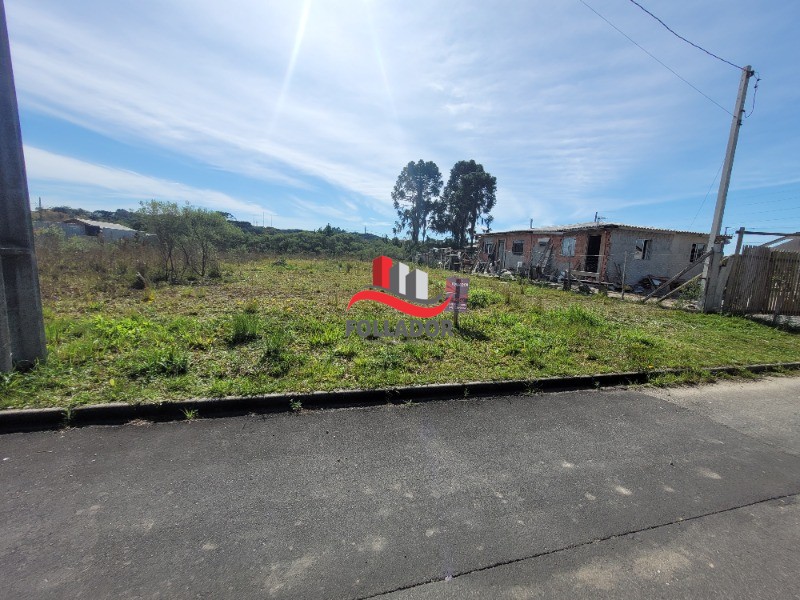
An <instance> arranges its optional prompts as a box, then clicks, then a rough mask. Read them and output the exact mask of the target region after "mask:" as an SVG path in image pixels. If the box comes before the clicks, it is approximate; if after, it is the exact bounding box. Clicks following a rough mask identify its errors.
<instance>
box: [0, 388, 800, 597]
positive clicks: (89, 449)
mask: <svg viewBox="0 0 800 600" xmlns="http://www.w3.org/2000/svg"><path fill="white" fill-rule="evenodd" d="M799 426H800V379H798V378H773V379H767V380H765V381H761V382H755V383H750V382H748V383H732V384H731V383H725V384H718V385H715V386H707V387H703V388H686V389H673V390H647V389H643V388H642V389H635V390H628V391H622V390H618V391H599V392H582V393H564V394H550V395H538V396H527V397H526V396H518V397H499V398H485V399H464V400H460V401H453V402H439V403H430V404H419V405H412V406H386V407H380V408H368V409H349V410H335V411H318V412H305V413H302V414H298V415H294V414H281V415H269V416H252V417H242V418H232V419H219V420H202V419H200V420H196V421H192V422H180V423H163V424H140V425H127V426H122V427H87V428H83V429H73V430H66V431H59V432H44V433H29V434H8V435H3V436H0V489H2V496H1V497H0V590H4V591H3V593H2V596H3V597H8V598H93V599H94V598H371V597H386V598H539V597H542V598H549V597H564V598H574V597H586V598H590V597H591V598H603V597H608V598H612V597H613V598H617V597H626V598H654V597H686V596H690V597H706V596H716V597H725V598H731V597H739V598H758V597H761V598H774V597H782V598H787V597H800V596H798V594H800V592H798V590H800V551H798V550H797V549H798V548H799V547H800V504H798V498H800V429H799Z"/></svg>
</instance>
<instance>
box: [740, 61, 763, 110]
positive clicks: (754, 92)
mask: <svg viewBox="0 0 800 600" xmlns="http://www.w3.org/2000/svg"><path fill="white" fill-rule="evenodd" d="M759 81H761V77H759V73H758V71H756V84H755V86H753V106H751V107H750V114H749V115H745V116H744V118H745V119H749V118H750V117H751V116H752V114H753V112H754V111H755V110H756V94H757V93H758V82H759Z"/></svg>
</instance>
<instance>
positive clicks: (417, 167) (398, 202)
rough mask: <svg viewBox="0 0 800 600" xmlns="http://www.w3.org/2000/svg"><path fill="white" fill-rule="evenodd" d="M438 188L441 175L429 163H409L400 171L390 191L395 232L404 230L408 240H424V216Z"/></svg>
mask: <svg viewBox="0 0 800 600" xmlns="http://www.w3.org/2000/svg"><path fill="white" fill-rule="evenodd" d="M441 189H442V174H441V173H440V172H439V167H437V166H436V163H435V162H433V161H428V162H425V161H424V160H422V159H420V160H419V161H417V162H416V163H415V162H414V161H411V162H410V163H408V164H407V165H406V166H405V167H403V170H402V171H401V172H400V175H399V176H398V177H397V183H395V184H394V190H392V200H394V209H395V210H396V211H397V217H398V219H397V224H396V227H395V233H400V232H401V231H403V229H406V228H408V230H409V232H410V233H411V241H413V242H414V243H417V242H419V241H420V236H421V237H422V241H423V242H424V241H425V237H426V235H427V231H428V217H429V215H430V211H431V208H432V205H433V202H434V199H436V198H438V197H439V192H440V191H441Z"/></svg>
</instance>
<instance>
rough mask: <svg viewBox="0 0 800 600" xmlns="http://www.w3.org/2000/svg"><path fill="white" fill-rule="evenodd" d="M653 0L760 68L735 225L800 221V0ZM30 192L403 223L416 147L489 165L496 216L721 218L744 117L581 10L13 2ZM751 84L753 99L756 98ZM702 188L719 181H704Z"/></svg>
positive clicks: (432, 1)
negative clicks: (728, 165)
mask: <svg viewBox="0 0 800 600" xmlns="http://www.w3.org/2000/svg"><path fill="white" fill-rule="evenodd" d="M586 1H587V2H588V4H590V5H591V6H592V7H594V8H595V9H596V10H597V11H599V12H600V13H602V14H603V15H604V16H605V17H607V18H608V19H609V20H611V21H612V22H613V23H614V24H615V25H616V26H617V27H619V28H620V29H622V30H623V31H625V32H626V33H627V34H628V35H629V36H630V37H632V38H633V39H634V40H636V41H637V42H639V43H640V44H641V45H642V46H644V47H645V48H646V49H647V50H648V51H649V52H651V53H652V54H654V55H655V56H657V57H658V58H659V59H660V60H661V61H663V62H664V63H666V64H667V65H669V66H670V67H671V68H672V69H674V70H675V71H677V72H678V73H679V74H680V75H681V76H682V77H684V78H685V79H687V80H688V81H690V82H691V83H692V84H693V85H695V86H696V87H697V88H699V89H700V90H702V91H703V92H704V93H705V94H707V95H708V96H710V97H711V98H712V99H714V100H715V101H716V102H717V103H719V104H720V105H722V107H724V108H725V109H726V110H729V111H730V110H733V104H734V100H735V95H736V89H737V86H738V82H739V77H740V73H739V71H737V70H736V69H735V68H733V67H731V66H729V65H726V64H724V63H722V62H719V61H717V60H715V59H713V58H711V57H709V56H707V55H706V54H703V53H702V52H700V51H698V50H696V49H694V48H692V47H691V46H689V45H687V44H685V43H684V42H682V41H680V40H678V39H677V38H675V37H674V36H672V35H671V34H670V33H669V32H668V31H666V30H665V29H663V28H662V27H661V26H660V25H659V24H658V23H657V22H655V21H654V20H652V19H651V18H650V17H648V16H647V15H646V14H645V13H643V12H642V11H641V10H639V9H638V8H637V7H636V6H634V5H633V4H632V3H630V2H629V1H628V0H586ZM642 3H643V4H644V5H645V6H646V7H648V8H650V9H651V10H653V11H654V12H656V13H657V14H658V15H659V16H660V17H661V18H662V19H664V20H665V21H666V22H667V23H668V24H669V25H670V26H672V27H673V28H674V29H675V30H676V31H678V32H679V33H681V34H682V35H684V36H686V37H687V38H689V39H691V40H693V41H695V42H696V43H698V44H701V45H702V46H704V47H706V48H708V49H709V50H711V51H712V52H714V53H716V54H719V55H720V56H722V57H725V58H726V59H728V60H730V61H732V62H734V63H736V64H740V65H744V64H752V65H753V67H754V68H755V69H756V70H757V71H758V72H759V75H760V77H761V78H762V80H761V82H760V84H759V89H758V95H757V98H756V106H755V112H754V113H753V114H752V116H751V117H750V118H748V119H746V120H745V122H744V126H743V127H742V131H741V136H740V140H739V148H738V151H737V154H736V162H735V164H734V170H733V180H732V183H731V192H730V195H729V202H728V210H727V211H726V216H725V219H724V225H725V226H728V227H730V228H732V229H735V228H738V227H739V226H747V227H748V228H750V229H760V230H765V229H769V230H775V231H790V230H794V231H796V230H800V168H798V167H800V117H799V116H798V106H800V85H799V82H800V77H799V76H800V65H799V64H798V57H800V52H798V50H800V44H799V43H798V41H797V40H798V36H797V35H796V26H797V23H798V22H800V5H798V4H797V3H794V2H777V1H772V2H765V1H760V2H759V1H756V2H744V1H739V0H706V1H704V2H690V1H688V0H676V1H674V2H655V1H654V0H642ZM5 5H6V11H7V18H8V27H9V35H10V39H11V50H12V58H13V61H14V69H15V77H16V84H17V93H18V97H19V104H20V117H21V122H22V129H23V139H24V143H25V152H26V161H27V166H28V176H29V180H30V193H31V199H32V201H35V199H36V198H37V197H38V196H41V197H42V201H43V203H44V205H45V206H54V205H60V204H69V205H73V206H82V207H84V208H88V209H99V208H103V209H115V208H137V207H138V203H139V201H140V200H147V199H150V198H157V199H162V200H172V201H178V202H184V201H189V202H191V203H193V204H195V205H198V206H204V207H208V208H213V209H216V210H225V211H228V212H231V213H233V214H234V215H235V216H236V217H237V218H238V219H242V220H252V221H258V222H261V220H262V218H263V219H265V221H266V223H267V224H269V222H270V219H271V220H272V223H273V224H274V225H275V226H276V227H282V228H287V227H298V228H305V229H313V228H317V227H322V226H324V225H325V224H326V223H331V224H332V225H335V226H339V227H342V228H345V229H348V230H357V231H363V230H364V228H366V229H367V230H368V231H371V232H374V233H381V234H382V233H391V227H392V224H393V222H394V219H395V215H394V212H393V210H392V206H391V198H390V194H391V190H392V187H393V185H394V182H395V180H396V178H397V175H398V174H399V172H400V170H401V169H402V167H403V166H404V165H405V164H406V163H408V161H410V160H418V159H420V158H422V159H425V160H433V161H434V162H436V163H437V164H438V165H439V168H440V170H441V171H442V174H443V176H444V178H445V180H446V179H447V175H448V173H449V170H450V168H451V167H452V165H453V164H454V163H455V162H456V161H458V160H461V159H475V160H476V161H478V162H480V163H482V164H483V165H484V167H485V168H486V169H487V170H488V171H489V172H491V173H492V174H493V175H495V176H496V177H497V181H498V190H497V206H496V208H495V210H494V211H493V214H494V215H495V223H494V228H495V229H509V228H522V227H527V226H528V224H529V220H530V219H533V222H534V224H538V225H553V224H563V223H572V222H581V221H587V220H592V219H593V217H594V213H595V211H599V212H600V214H601V215H603V216H605V217H607V218H608V220H609V221H616V222H625V223H631V224H641V225H650V226H658V227H672V228H678V229H693V230H700V231H706V230H708V228H709V227H710V223H711V216H712V213H713V207H714V203H715V199H716V189H717V180H716V174H717V173H718V172H719V169H720V166H721V164H722V160H723V156H724V151H725V145H726V143H727V138H728V131H729V128H730V122H731V117H730V115H729V114H726V112H725V111H724V110H723V109H722V108H720V107H719V106H716V105H715V104H713V103H712V102H711V101H709V100H708V99H707V98H705V97H703V96H702V95H700V94H699V93H698V92H696V91H695V90H693V89H692V88H690V87H689V86H687V85H686V84H685V83H684V82H682V81H681V80H679V79H678V78H677V77H675V75H673V74H672V73H670V72H669V71H668V70H666V69H665V68H664V67H662V66H661V65H659V64H658V63H657V62H655V61H654V60H653V59H652V58H651V57H649V56H648V55H647V54H645V53H644V52H642V51H641V50H640V49H639V48H637V47H636V46H634V45H633V44H631V43H630V42H629V41H628V40H626V39H625V38H624V37H623V36H621V35H620V34H619V33H618V32H617V31H615V30H614V29H612V28H611V27H610V26H609V25H608V24H607V23H605V22H604V21H602V20H601V19H600V18H599V17H598V16H597V15H596V14H594V13H593V12H592V11H590V10H589V9H588V8H587V7H586V6H584V5H583V4H582V3H581V2H579V1H578V0H547V1H535V2H534V1H529V2H524V1H517V2H503V1H499V2H475V1H471V0H458V1H455V0H454V1H449V0H448V1H439V0H429V1H426V2H400V1H392V0H386V1H381V0H341V1H337V0H305V1H303V0H297V1H289V0H286V1H282V2H269V1H263V0H226V2H219V1H216V0H215V1H213V2H212V1H210V0H136V1H133V0H115V1H114V2H108V1H107V0H71V1H70V2H63V1H62V0H5ZM752 98H753V89H752V84H751V88H750V90H749V97H748V104H747V105H748V110H749V109H750V107H751V105H752ZM709 190H710V193H709Z"/></svg>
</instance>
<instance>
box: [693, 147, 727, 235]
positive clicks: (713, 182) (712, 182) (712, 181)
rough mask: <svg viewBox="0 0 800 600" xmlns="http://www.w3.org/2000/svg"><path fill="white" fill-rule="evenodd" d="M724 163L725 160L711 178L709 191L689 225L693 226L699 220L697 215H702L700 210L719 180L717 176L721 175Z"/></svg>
mask: <svg viewBox="0 0 800 600" xmlns="http://www.w3.org/2000/svg"><path fill="white" fill-rule="evenodd" d="M724 164H725V162H724V161H723V162H722V163H721V164H720V165H719V169H717V174H716V175H714V179H712V180H711V185H710V186H708V191H707V192H706V197H705V198H703V201H702V202H701V203H700V208H698V209H697V212H696V213H695V214H694V218H693V219H692V222H691V223H690V224H689V227H692V226H693V225H694V222H695V221H696V220H697V217H698V216H699V215H700V211H701V210H703V206H705V203H706V200H708V195H709V194H710V193H711V189H712V188H713V187H714V184H715V183H716V182H717V177H719V174H720V173H721V172H722V166H723V165H724Z"/></svg>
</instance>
